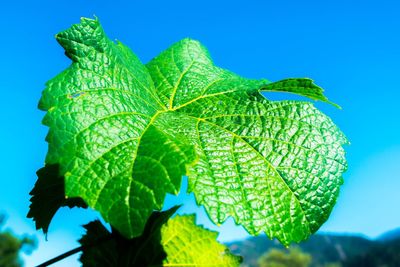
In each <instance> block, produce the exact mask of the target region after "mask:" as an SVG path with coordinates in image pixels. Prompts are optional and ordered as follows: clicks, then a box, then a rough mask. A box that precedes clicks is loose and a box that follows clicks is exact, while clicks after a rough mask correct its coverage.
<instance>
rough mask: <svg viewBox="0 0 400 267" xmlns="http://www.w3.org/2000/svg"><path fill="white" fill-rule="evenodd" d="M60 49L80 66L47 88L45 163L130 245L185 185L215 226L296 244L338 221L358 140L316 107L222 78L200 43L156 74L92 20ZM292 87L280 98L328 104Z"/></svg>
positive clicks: (69, 34)
mask: <svg viewBox="0 0 400 267" xmlns="http://www.w3.org/2000/svg"><path fill="white" fill-rule="evenodd" d="M57 40H58V41H59V43H60V44H61V45H62V46H63V47H64V49H65V51H66V55H67V56H68V57H69V58H70V59H71V60H72V65H71V66H70V67H69V68H67V69H66V70H65V71H64V72H62V73H61V74H59V75H58V76H56V77H55V78H54V79H52V80H51V81H49V82H48V83H47V87H46V89H45V90H44V92H43V94H42V98H41V101H40V104H39V107H40V108H41V109H43V110H45V111H47V114H46V116H45V118H44V120H43V123H44V124H45V125H47V126H49V133H48V136H47V141H48V143H49V150H48V154H47V158H46V163H47V164H59V166H60V175H61V176H64V177H65V193H66V195H67V196H68V197H80V198H82V199H83V200H84V201H85V202H86V203H87V204H88V205H89V206H90V207H92V208H94V209H96V210H98V211H99V212H100V213H101V214H102V216H103V217H104V219H105V220H106V221H108V222H110V223H111V225H112V226H113V227H115V228H116V229H117V230H118V231H119V232H121V233H122V234H123V235H124V236H125V237H127V238H132V237H135V236H139V235H140V234H141V233H142V232H143V229H144V226H145V222H146V221H147V218H149V216H150V214H151V212H152V211H153V210H154V209H160V208H161V207H162V205H163V201H164V198H165V195H166V193H171V194H176V193H177V192H179V189H180V183H181V177H182V175H188V177H189V191H190V192H193V193H194V195H195V197H196V200H197V202H198V204H201V205H203V206H204V207H205V209H206V211H207V213H208V214H209V217H210V219H211V220H212V221H213V222H215V223H217V224H221V223H223V222H224V221H225V220H226V219H227V218H228V217H230V216H232V217H233V218H234V220H235V221H236V223H238V224H241V225H243V227H244V228H245V229H246V230H247V231H248V232H249V233H250V234H253V235H256V234H259V233H260V232H266V234H267V235H268V236H269V237H270V238H273V237H276V238H278V239H279V240H280V241H281V242H282V243H283V244H285V245H288V244H289V242H292V241H295V242H299V241H301V240H304V239H306V238H307V237H308V236H309V235H310V234H311V233H313V232H315V231H316V230H317V229H318V228H319V227H320V226H321V225H322V223H323V222H325V221H326V219H327V218H328V216H329V214H330V212H331V210H332V207H333V206H334V204H335V202H336V198H337V195H338V193H339V186H340V185H341V184H342V173H343V172H344V171H345V170H346V168H347V167H346V166H347V165H346V160H345V153H344V150H343V148H342V145H343V144H346V143H347V140H346V138H345V136H344V135H343V134H342V133H341V132H340V130H339V129H338V128H337V127H336V126H335V125H334V124H333V122H332V121H331V119H329V118H328V117H327V116H326V115H324V114H323V113H321V112H320V111H319V110H317V109H316V108H315V107H314V106H313V105H312V104H311V103H308V102H299V101H279V102H275V101H269V100H267V99H266V98H265V97H263V96H262V95H261V94H260V90H267V91H268V90H269V89H271V87H269V86H268V85H269V84H271V83H269V82H268V81H266V80H251V79H245V78H242V77H240V76H238V75H236V74H234V73H232V72H229V71H227V70H224V69H221V68H218V67H216V66H215V65H214V64H213V62H212V60H211V58H210V56H209V53H208V52H207V50H206V49H205V48H204V47H203V46H202V45H201V44H199V42H197V41H194V40H190V39H184V40H182V41H180V42H178V43H176V44H174V45H172V46H171V47H170V48H168V49H167V50H165V51H164V52H162V53H161V54H160V55H159V56H157V57H156V58H154V59H153V60H151V61H150V62H149V63H148V64H146V65H143V64H142V63H141V62H140V61H139V59H138V58H137V57H136V56H135V54H133V53H132V52H131V50H129V49H128V48H127V47H126V46H124V45H123V44H122V43H120V42H118V43H114V42H112V41H111V40H110V39H108V38H107V36H106V35H105V33H104V31H103V29H102V27H101V25H100V23H99V21H98V20H91V19H85V18H84V19H82V21H81V23H80V24H76V25H74V26H72V27H71V28H70V29H68V30H66V31H64V32H61V33H59V34H58V35H57ZM285 84H286V85H287V83H282V84H281V85H279V84H278V85H279V86H280V87H279V86H278V87H275V88H285V90H287V91H290V92H294V93H299V94H302V95H305V96H309V97H311V98H313V99H319V100H324V101H325V98H324V97H323V95H322V89H321V90H319V89H316V88H315V87H313V85H310V83H309V79H296V81H295V82H291V83H289V84H290V86H289V87H288V86H286V85H285ZM295 86H299V88H298V89H296V88H294V87H295ZM300 87H301V88H300ZM288 88H289V89H288ZM309 88H311V89H310V92H309V93H307V90H308V89H309ZM318 88H319V87H318ZM282 90H283V89H282ZM326 101H327V100H326Z"/></svg>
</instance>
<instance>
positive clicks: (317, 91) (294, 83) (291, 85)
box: [260, 78, 340, 108]
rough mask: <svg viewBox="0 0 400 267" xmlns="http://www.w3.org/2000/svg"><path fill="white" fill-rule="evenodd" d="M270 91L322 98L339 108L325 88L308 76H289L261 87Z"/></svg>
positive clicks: (321, 99) (316, 98)
mask: <svg viewBox="0 0 400 267" xmlns="http://www.w3.org/2000/svg"><path fill="white" fill-rule="evenodd" d="M260 90H261V91H263V92H264V91H269V92H274V91H275V92H287V93H294V94H299V95H302V96H306V97H308V98H311V99H313V100H320V101H323V102H326V103H329V104H331V105H333V106H335V107H337V108H340V106H339V105H337V104H335V103H333V102H331V101H329V100H328V98H326V96H325V95H324V89H322V88H321V87H319V86H317V85H316V84H314V81H313V80H311V79H308V78H289V79H284V80H281V81H278V82H273V83H267V84H265V85H263V86H262V87H261V89H260Z"/></svg>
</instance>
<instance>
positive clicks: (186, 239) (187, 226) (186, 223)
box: [161, 215, 242, 267]
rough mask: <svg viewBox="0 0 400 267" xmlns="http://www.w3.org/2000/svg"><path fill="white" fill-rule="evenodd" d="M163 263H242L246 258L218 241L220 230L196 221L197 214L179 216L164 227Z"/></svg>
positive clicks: (198, 264) (178, 264) (231, 264)
mask: <svg viewBox="0 0 400 267" xmlns="http://www.w3.org/2000/svg"><path fill="white" fill-rule="evenodd" d="M161 235H162V241H161V242H162V245H163V247H164V250H165V252H166V253H167V255H168V256H167V258H166V259H165V260H164V264H163V266H221V267H222V266H227V267H228V266H229V267H233V266H239V265H240V263H241V262H242V258H241V257H239V256H236V255H233V254H232V253H231V252H230V251H229V249H228V248H227V247H226V246H225V245H222V244H220V243H218V242H217V240H216V239H217V237H218V233H217V232H213V231H210V230H206V229H204V228H203V227H201V226H197V225H196V224H195V216H194V215H184V216H176V217H175V218H173V219H171V220H169V221H168V223H167V224H166V225H164V226H163V228H162V230H161Z"/></svg>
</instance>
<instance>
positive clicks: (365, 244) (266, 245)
mask: <svg viewBox="0 0 400 267" xmlns="http://www.w3.org/2000/svg"><path fill="white" fill-rule="evenodd" d="M391 232H392V231H391ZM389 233H390V232H388V233H387V234H389ZM382 236H384V235H382ZM389 236H390V237H391V238H389V239H390V240H388V241H386V240H383V239H382V240H381V239H380V240H370V239H367V238H365V237H362V236H356V235H354V236H352V235H333V234H316V235H313V236H311V237H310V239H308V240H307V241H305V242H302V243H300V244H297V245H294V246H298V247H300V248H301V250H302V251H303V252H305V253H309V254H310V255H311V256H312V259H313V261H312V265H311V266H312V267H323V266H327V264H332V263H337V264H339V265H338V266H344V267H345V266H349V267H350V266H360V267H380V266H385V267H392V266H393V267H399V266H400V237H399V238H395V234H390V235H388V237H389ZM227 245H228V246H229V248H230V249H231V251H232V252H233V253H235V254H239V255H241V256H243V258H244V262H243V265H242V266H243V267H256V266H257V260H258V258H259V257H260V256H261V255H262V254H264V253H265V252H267V251H269V250H270V249H272V248H276V249H285V248H284V247H283V246H282V245H281V244H280V243H279V242H278V241H276V240H270V239H268V238H267V237H266V236H265V235H261V236H257V237H251V238H248V239H246V240H243V241H237V242H231V243H228V244H227Z"/></svg>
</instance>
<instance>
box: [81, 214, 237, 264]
mask: <svg viewBox="0 0 400 267" xmlns="http://www.w3.org/2000/svg"><path fill="white" fill-rule="evenodd" d="M178 208H179V207H178V206H176V207H173V208H171V209H169V210H167V211H163V212H157V211H155V212H153V213H152V214H151V216H150V218H149V220H148V221H147V223H146V226H145V230H144V231H143V233H142V235H141V236H139V237H136V238H133V239H126V238H125V237H124V236H122V235H121V234H119V233H118V231H114V232H112V233H110V232H109V231H108V230H107V229H106V228H105V227H104V226H103V225H102V224H101V222H100V221H94V222H90V223H89V224H87V225H85V226H84V228H85V229H86V234H85V235H84V236H83V237H82V238H81V240H80V241H79V242H80V243H81V245H82V246H83V251H82V252H83V253H82V255H81V257H80V259H79V260H80V261H81V262H82V264H83V266H85V267H91V266H140V267H142V266H199V265H201V266H221V267H222V266H229V267H231V266H238V265H239V262H240V259H241V258H240V257H238V256H235V255H232V254H231V253H230V252H229V250H228V249H227V247H226V246H224V245H222V244H220V243H218V242H217V241H216V238H217V233H215V232H210V231H208V230H205V229H203V228H202V227H199V226H196V225H195V223H194V217H193V216H182V217H181V216H177V217H175V218H173V219H170V217H171V216H172V215H173V214H174V213H175V212H176V210H177V209H178Z"/></svg>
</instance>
